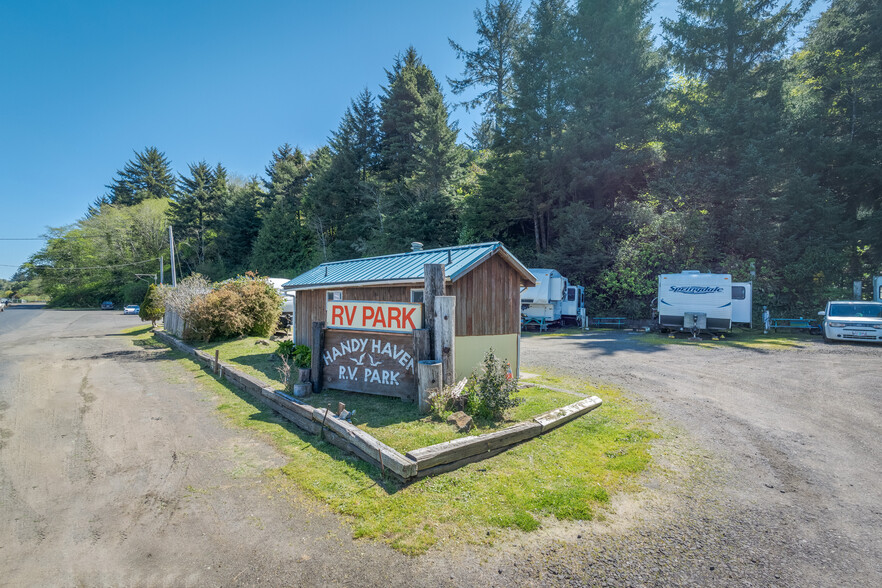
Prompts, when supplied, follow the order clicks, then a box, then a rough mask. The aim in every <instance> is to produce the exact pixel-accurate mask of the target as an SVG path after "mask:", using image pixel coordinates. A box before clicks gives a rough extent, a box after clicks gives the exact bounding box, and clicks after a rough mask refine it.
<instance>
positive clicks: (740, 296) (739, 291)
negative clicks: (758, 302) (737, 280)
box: [732, 286, 747, 300]
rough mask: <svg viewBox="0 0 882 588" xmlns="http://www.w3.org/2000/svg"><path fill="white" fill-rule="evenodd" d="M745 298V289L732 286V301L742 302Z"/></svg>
mask: <svg viewBox="0 0 882 588" xmlns="http://www.w3.org/2000/svg"><path fill="white" fill-rule="evenodd" d="M745 298H747V288H745V287H744V286H732V300H744V299H745Z"/></svg>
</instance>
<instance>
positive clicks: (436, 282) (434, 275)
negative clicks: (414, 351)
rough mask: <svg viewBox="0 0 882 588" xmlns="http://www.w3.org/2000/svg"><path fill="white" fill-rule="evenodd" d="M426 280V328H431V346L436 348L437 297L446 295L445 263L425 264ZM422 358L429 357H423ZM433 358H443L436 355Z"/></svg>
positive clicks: (424, 296)
mask: <svg viewBox="0 0 882 588" xmlns="http://www.w3.org/2000/svg"><path fill="white" fill-rule="evenodd" d="M423 274H424V275H425V281H424V286H423V288H424V289H423V311H424V313H425V317H424V320H425V321H426V328H427V329H428V330H429V346H430V347H429V348H430V349H432V350H434V349H435V334H434V333H435V297H436V296H444V264H441V263H427V264H425V265H424V266H423ZM420 359H429V358H428V357H421V358H420ZM433 359H441V358H440V357H439V356H435V357H434V358H433Z"/></svg>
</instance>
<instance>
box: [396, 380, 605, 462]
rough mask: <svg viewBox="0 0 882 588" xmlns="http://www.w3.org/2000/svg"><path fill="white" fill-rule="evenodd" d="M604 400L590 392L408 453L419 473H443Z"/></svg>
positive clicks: (553, 426) (496, 452)
mask: <svg viewBox="0 0 882 588" xmlns="http://www.w3.org/2000/svg"><path fill="white" fill-rule="evenodd" d="M601 404H603V401H602V400H601V399H600V398H598V397H597V396H590V397H588V398H583V399H582V400H579V401H578V402H574V403H572V404H569V405H567V406H564V407H561V408H556V409H554V410H549V411H548V412H544V413H542V414H540V415H538V416H535V417H533V418H532V419H531V420H529V421H525V422H523V423H518V424H516V425H512V426H511V427H508V428H506V429H502V430H501V431H494V432H493V433H486V434H484V435H477V436H474V437H461V438H459V439H454V440H453V441H446V442H444V443H438V444H437V445H430V446H428V447H421V448H419V449H414V450H413V451H409V452H408V453H407V457H409V458H411V459H412V460H414V461H415V462H417V476H418V477H423V476H431V475H434V474H442V473H444V472H449V471H451V470H455V469H457V468H459V467H462V466H464V465H466V464H469V463H473V462H475V461H480V460H482V459H486V458H487V457H492V456H493V455H496V454H498V453H501V452H502V451H505V450H506V449H508V448H510V447H514V446H515V445H517V444H518V443H522V442H523V441H526V440H527V439H532V438H533V437H537V436H539V435H541V434H543V433H546V432H548V431H550V430H552V429H554V428H557V427H559V426H561V425H563V424H564V423H568V422H570V421H571V420H573V419H576V418H578V417H580V416H582V415H584V414H587V413H589V412H591V411H592V410H594V409H595V408H597V407H599V406H600V405H601Z"/></svg>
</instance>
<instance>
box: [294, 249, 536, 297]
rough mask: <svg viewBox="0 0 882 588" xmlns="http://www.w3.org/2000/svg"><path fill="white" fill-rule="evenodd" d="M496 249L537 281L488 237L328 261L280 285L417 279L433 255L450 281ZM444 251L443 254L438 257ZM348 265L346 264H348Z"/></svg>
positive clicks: (526, 278)
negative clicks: (444, 268)
mask: <svg viewBox="0 0 882 588" xmlns="http://www.w3.org/2000/svg"><path fill="white" fill-rule="evenodd" d="M497 252H499V253H501V254H502V256H503V257H504V258H505V259H506V261H508V263H509V264H511V265H512V266H513V267H514V268H515V270H516V271H518V273H519V274H521V276H522V277H523V278H524V279H525V280H526V281H533V282H535V281H536V278H535V276H533V274H531V273H530V270H528V269H527V268H526V267H525V266H524V265H523V264H522V263H521V262H520V261H519V260H518V259H517V258H516V257H515V256H514V255H512V253H511V252H510V251H509V250H508V249H506V248H505V246H504V245H503V244H502V243H500V242H499V241H489V242H486V243H473V244H471V245H454V246H452V247H439V248H436V249H426V250H420V251H407V252H403V253H395V254H391V255H380V256H375V257H363V258H359V259H348V260H341V261H329V262H325V263H322V264H319V265H318V266H316V267H314V268H312V269H310V270H308V271H306V272H304V273H302V274H300V275H299V276H297V277H296V278H293V279H292V280H290V281H288V282H286V283H285V284H283V286H282V287H283V288H284V289H287V290H294V289H306V288H317V287H332V286H342V285H351V284H377V285H381V284H383V283H395V282H417V281H420V280H422V279H423V278H424V275H423V265H424V264H425V263H433V258H434V262H438V263H444V265H445V266H447V271H449V272H450V273H448V274H447V277H448V279H449V280H450V281H451V282H453V281H456V280H457V279H459V278H460V277H461V276H462V275H464V274H465V273H468V271H470V270H471V269H472V268H473V267H475V266H476V265H479V264H481V263H483V262H484V261H485V260H486V259H488V258H489V257H491V256H492V255H494V254H495V253H497ZM444 254H446V258H444V257H440V256H443V255H444ZM454 256H456V258H454ZM439 257H440V258H439ZM425 258H428V259H427V260H426V261H425V262H423V263H420V262H418V261H417V260H418V259H425ZM448 260H449V263H448ZM347 266H349V267H348V268H347ZM328 270H331V271H332V275H330V276H329V275H328ZM335 270H336V271H335ZM341 270H342V271H341Z"/></svg>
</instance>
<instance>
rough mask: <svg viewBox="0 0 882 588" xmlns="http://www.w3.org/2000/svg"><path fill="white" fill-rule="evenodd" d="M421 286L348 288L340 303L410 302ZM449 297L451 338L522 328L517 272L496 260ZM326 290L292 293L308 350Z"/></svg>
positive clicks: (299, 336) (451, 287)
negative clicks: (453, 310)
mask: <svg viewBox="0 0 882 588" xmlns="http://www.w3.org/2000/svg"><path fill="white" fill-rule="evenodd" d="M422 287H423V285H422V283H414V284H413V285H406V286H363V287H357V286H349V287H343V288H329V289H330V290H343V300H377V301H382V302H410V291H411V289H413V288H422ZM446 294H447V295H448V296H456V336H457V337H471V336H479V335H508V334H512V333H518V332H520V328H521V282H520V276H519V275H518V273H517V272H516V271H515V270H514V268H512V267H511V266H510V265H508V264H507V263H506V262H505V261H503V260H502V258H500V257H499V255H493V256H492V257H490V259H488V260H486V261H485V262H484V263H482V264H481V265H479V266H478V267H476V268H474V269H472V271H470V272H469V273H467V274H466V275H464V276H463V277H461V278H460V279H459V280H457V281H456V282H454V283H452V284H451V283H448V284H447V292H446ZM327 296H328V295H327V290H300V291H298V292H297V307H296V309H295V310H296V314H297V316H296V317H295V331H294V334H295V340H296V341H297V343H299V344H304V345H312V323H313V321H323V320H325V302H326V300H327Z"/></svg>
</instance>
